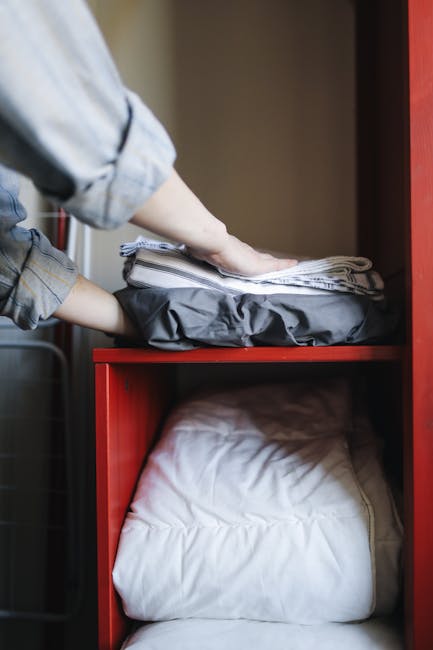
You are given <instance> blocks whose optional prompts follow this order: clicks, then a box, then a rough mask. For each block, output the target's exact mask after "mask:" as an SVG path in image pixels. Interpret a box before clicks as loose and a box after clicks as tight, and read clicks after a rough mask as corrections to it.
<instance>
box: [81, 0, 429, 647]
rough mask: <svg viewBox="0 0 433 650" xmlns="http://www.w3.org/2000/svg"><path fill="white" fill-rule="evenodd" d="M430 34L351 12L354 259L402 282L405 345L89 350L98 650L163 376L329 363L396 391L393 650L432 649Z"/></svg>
mask: <svg viewBox="0 0 433 650" xmlns="http://www.w3.org/2000/svg"><path fill="white" fill-rule="evenodd" d="M432 34H433V2H431V0H405V1H403V2H401V3H399V2H395V0H381V1H378V2H373V1H372V0H362V1H360V2H359V3H358V6H357V60H358V75H357V89H358V93H357V94H358V102H357V103H358V106H357V109H358V122H359V138H358V140H359V146H358V152H359V160H358V169H359V177H358V188H359V210H358V212H359V225H358V231H359V237H358V239H359V252H360V253H361V254H364V255H367V256H371V257H372V258H373V259H374V261H375V263H376V264H377V266H378V268H379V270H381V271H382V272H383V273H384V275H386V276H387V275H390V274H395V273H396V272H397V271H400V270H401V271H402V277H404V285H405V293H406V314H407V323H408V327H407V339H406V340H407V342H406V344H405V345H402V346H359V347H336V348H315V349H311V348H300V349H299V348H296V349H294V348H274V349H270V348H254V349H234V350H233V349H202V350H195V351H192V352H182V353H172V352H159V351H150V350H139V349H123V350H119V349H107V350H96V351H95V354H94V360H95V363H96V436H97V506H98V576H99V577H98V582H99V634H100V636H99V639H100V640H99V648H100V650H109V649H110V650H114V649H115V648H118V647H120V641H121V638H122V635H123V634H124V632H125V629H126V628H125V625H126V623H125V621H124V619H123V617H122V615H121V613H120V609H119V603H118V602H117V599H116V596H115V594H114V592H113V588H112V584H111V568H112V565H113V559H114V555H115V551H116V544H117V538H118V534H119V530H120V527H121V524H122V520H123V517H124V515H125V512H126V509H127V507H128V503H129V500H130V498H131V496H132V492H133V490H134V485H135V481H136V479H137V475H138V472H139V470H140V467H141V465H142V462H143V459H144V457H145V455H146V453H147V451H148V449H149V446H150V445H151V442H152V439H153V437H154V435H155V433H156V432H157V430H158V426H159V423H160V422H161V420H162V418H163V417H164V414H165V412H166V411H167V408H168V407H169V404H170V400H171V399H172V397H173V395H174V394H175V393H176V372H177V370H178V369H179V367H181V366H182V367H183V366H186V365H188V366H189V367H198V366H199V365H201V364H205V366H203V367H210V366H214V365H215V364H218V365H220V366H221V367H224V368H225V371H226V372H227V374H228V376H229V375H230V373H231V369H232V368H234V367H235V366H239V365H240V364H249V363H250V364H254V365H255V367H256V368H257V364H262V366H263V367H265V365H266V366H267V367H268V368H269V367H270V366H269V364H271V365H272V368H279V369H281V367H282V366H283V365H284V366H287V367H289V366H291V365H293V364H303V367H304V368H305V366H306V365H307V364H314V366H315V367H316V368H317V366H318V365H321V367H324V365H323V364H332V367H334V368H335V365H336V364H340V363H341V364H342V365H344V366H347V367H349V365H350V367H352V368H353V367H354V366H355V365H358V366H362V367H369V366H372V367H374V368H377V367H380V368H381V369H382V368H386V373H387V377H388V379H389V378H390V377H394V378H395V377H397V378H398V379H399V378H400V377H401V385H402V392H401V393H400V392H396V393H395V394H394V397H393V396H392V395H391V402H392V399H394V407H395V410H396V411H397V414H398V418H399V419H403V421H404V426H403V431H404V435H403V450H402V456H403V465H404V499H405V531H406V533H405V534H406V543H405V622H406V625H405V634H406V645H405V647H406V648H407V649H408V650H431V649H432V648H433V618H432V615H431V607H432V606H431V603H432V602H433V560H432V558H431V549H432V548H433V516H432V513H431V500H432V496H433V314H432V306H431V305H432V300H433V299H432V296H433V38H432ZM373 364H374V366H373ZM311 367H313V366H311ZM398 383H399V382H397V384H398ZM391 390H393V389H391ZM388 392H389V391H388ZM401 395H403V405H401V404H400V402H401ZM391 408H392V405H391ZM396 444H397V443H396ZM398 444H400V443H398Z"/></svg>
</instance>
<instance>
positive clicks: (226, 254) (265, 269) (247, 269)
mask: <svg viewBox="0 0 433 650" xmlns="http://www.w3.org/2000/svg"><path fill="white" fill-rule="evenodd" d="M187 251H188V253H189V254H190V255H192V256H193V257H196V258H197V259H199V260H203V261H204V262H208V263H209V264H212V265H213V266H216V267H218V268H219V269H221V270H223V271H227V272H229V273H235V274H238V275H244V276H247V277H248V276H254V275H262V274H264V273H272V272H275V271H282V270H284V269H288V268H290V267H291V266H294V265H295V264H297V260H293V259H279V258H277V257H274V256H273V255H270V254H269V253H261V252H260V251H257V250H256V249H255V248H252V247H251V246H249V245H248V244H246V243H245V242H243V241H241V240H240V239H237V238H236V237H234V236H233V235H227V238H226V244H225V246H224V248H222V249H221V250H220V251H218V252H213V253H204V252H202V251H200V250H199V249H194V248H191V247H188V248H187Z"/></svg>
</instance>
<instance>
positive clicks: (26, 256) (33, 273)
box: [0, 166, 78, 329]
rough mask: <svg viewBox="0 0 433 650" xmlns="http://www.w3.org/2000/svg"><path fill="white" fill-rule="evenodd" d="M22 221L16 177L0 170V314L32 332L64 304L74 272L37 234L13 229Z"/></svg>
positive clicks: (70, 261)
mask: <svg viewBox="0 0 433 650" xmlns="http://www.w3.org/2000/svg"><path fill="white" fill-rule="evenodd" d="M25 218H26V212H25V210H24V208H23V206H22V205H21V204H20V202H19V200H18V181H17V178H16V175H15V174H13V173H12V172H10V171H9V170H7V169H5V168H3V167H1V166H0V315H2V316H7V317H8V318H11V319H12V320H13V321H14V322H15V323H16V325H18V326H19V327H21V328H22V329H34V328H35V327H37V325H38V323H39V321H40V320H41V319H42V320H45V319H47V318H48V317H49V316H51V315H52V314H53V313H54V312H55V311H56V309H57V308H58V307H59V305H61V304H62V303H63V302H64V300H65V298H66V296H67V295H68V293H69V292H70V290H71V289H72V287H73V285H74V283H75V281H76V279H77V276H78V270H77V267H76V265H75V264H74V262H73V261H72V260H70V259H69V258H68V257H67V255H65V253H63V252H62V251H59V250H57V249H56V248H54V247H53V246H52V245H51V243H50V242H49V240H48V239H47V238H46V237H45V235H43V234H42V233H41V232H39V231H38V230H36V229H34V228H32V229H30V230H26V229H25V228H21V227H20V226H18V225H17V224H18V223H19V222H20V221H23V220H24V219H25Z"/></svg>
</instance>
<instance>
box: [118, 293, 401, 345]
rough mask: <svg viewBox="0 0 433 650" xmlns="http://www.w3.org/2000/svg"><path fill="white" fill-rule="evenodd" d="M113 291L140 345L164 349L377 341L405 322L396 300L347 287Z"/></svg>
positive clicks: (393, 331)
mask: <svg viewBox="0 0 433 650" xmlns="http://www.w3.org/2000/svg"><path fill="white" fill-rule="evenodd" d="M115 296H116V298H117V299H118V300H119V302H120V304H121V305H122V307H123V308H124V310H125V311H126V312H127V314H128V315H129V317H130V319H131V321H132V322H133V323H134V324H135V326H136V329H137V331H138V332H139V342H140V344H145V345H149V346H151V347H155V348H160V349H165V350H190V349H193V348H197V347H202V346H205V345H207V346H225V347H252V346H258V345H262V346H266V345H269V346H305V345H312V346H321V345H339V344H348V345H354V344H360V343H377V342H380V341H383V340H384V339H385V338H386V337H387V338H388V339H389V337H390V336H392V335H394V334H395V333H396V332H397V331H398V329H399V327H400V324H401V309H400V307H399V306H398V305H395V304H391V303H390V302H388V301H387V300H386V299H385V300H382V301H373V300H370V299H369V298H368V297H366V296H358V295H351V294H342V293H339V294H333V293H329V292H328V293H327V295H296V294H295V295H287V294H273V295H266V294H265V295H260V294H237V295H233V294H231V293H223V292H221V291H214V290H212V289H201V288H198V289H191V288H178V289H161V288H157V287H149V288H142V289H140V288H134V287H126V288H124V289H121V290H119V291H117V292H116V293H115ZM118 344H119V345H122V341H121V340H119V341H118ZM126 344H127V345H131V342H130V341H127V342H126Z"/></svg>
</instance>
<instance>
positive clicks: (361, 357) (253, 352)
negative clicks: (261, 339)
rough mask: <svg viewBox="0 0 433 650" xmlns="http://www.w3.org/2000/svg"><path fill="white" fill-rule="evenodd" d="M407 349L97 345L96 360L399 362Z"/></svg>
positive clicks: (125, 361) (137, 361) (94, 355)
mask: <svg viewBox="0 0 433 650" xmlns="http://www.w3.org/2000/svg"><path fill="white" fill-rule="evenodd" d="M403 354H404V350H403V348H402V347H401V346H398V345H346V346H343V345H342V346H335V347H334V346H330V347H300V348H294V347H287V348H279V347H278V348H277V347H275V348H267V347H257V348H200V349H198V350H187V351H185V352H171V351H165V350H151V349H143V348H98V349H95V350H94V351H93V360H94V361H95V362H96V363H101V362H104V363H114V364H117V363H120V364H121V363H133V364H135V363H334V362H335V363H337V362H351V361H352V362H353V361H399V360H401V359H402V357H403Z"/></svg>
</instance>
